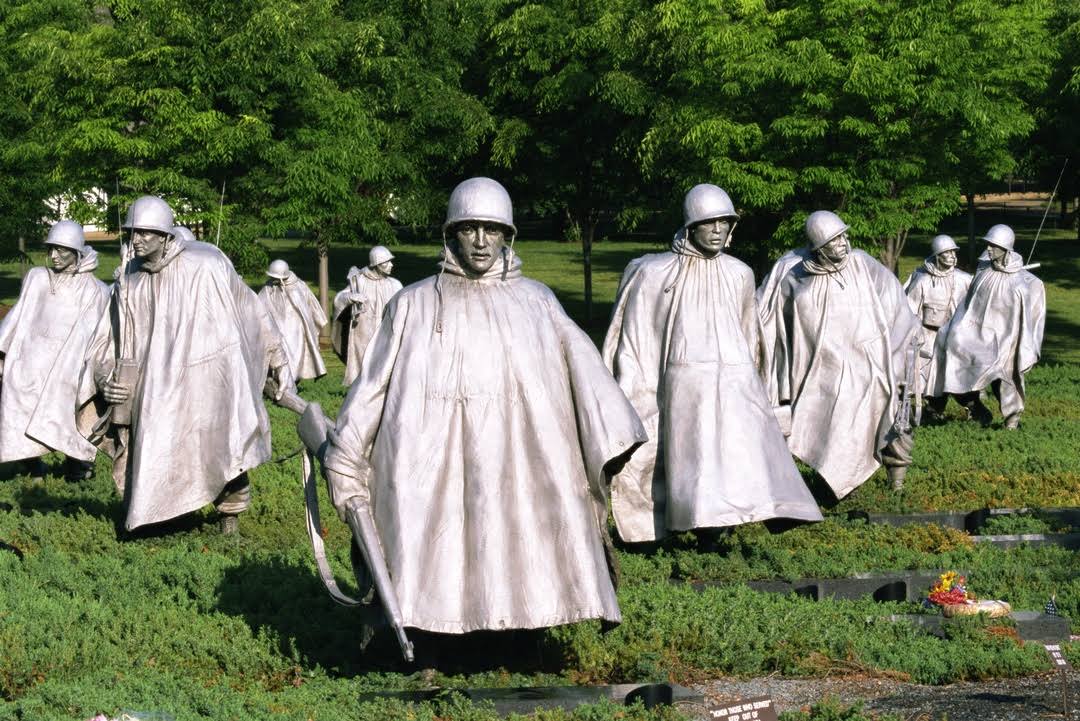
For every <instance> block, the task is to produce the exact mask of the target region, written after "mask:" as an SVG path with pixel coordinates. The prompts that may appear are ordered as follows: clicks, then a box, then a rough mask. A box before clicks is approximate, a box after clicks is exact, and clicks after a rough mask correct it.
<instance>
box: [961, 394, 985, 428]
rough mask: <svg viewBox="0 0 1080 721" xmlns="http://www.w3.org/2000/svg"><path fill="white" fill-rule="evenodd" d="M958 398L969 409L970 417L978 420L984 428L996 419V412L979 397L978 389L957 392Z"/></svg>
mask: <svg viewBox="0 0 1080 721" xmlns="http://www.w3.org/2000/svg"><path fill="white" fill-rule="evenodd" d="M956 400H957V402H958V403H959V404H960V405H962V406H963V407H964V408H966V409H967V412H968V418H970V419H971V420H973V421H976V422H978V423H979V424H981V425H982V426H983V428H986V427H987V426H989V425H990V423H991V422H992V421H993V420H994V414H993V413H991V412H990V409H989V408H987V407H986V406H985V405H984V404H983V402H982V399H980V398H979V392H978V391H972V392H971V393H957V394H956Z"/></svg>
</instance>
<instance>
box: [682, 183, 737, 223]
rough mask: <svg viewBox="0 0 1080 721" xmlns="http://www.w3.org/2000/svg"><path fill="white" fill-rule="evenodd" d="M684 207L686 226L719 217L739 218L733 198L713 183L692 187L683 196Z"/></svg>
mask: <svg viewBox="0 0 1080 721" xmlns="http://www.w3.org/2000/svg"><path fill="white" fill-rule="evenodd" d="M682 207H683V227H684V228H689V227H690V226H691V225H695V224H697V223H701V222H703V221H706V220H716V219H717V218H731V219H733V220H738V219H739V214H738V213H736V212H735V205H734V204H733V203H732V202H731V198H730V197H728V194H727V193H726V192H724V189H723V188H719V187H717V186H715V185H713V184H712V183H701V184H700V185H695V186H694V187H693V188H690V190H689V191H688V192H687V193H686V196H685V197H684V198H683V206H682Z"/></svg>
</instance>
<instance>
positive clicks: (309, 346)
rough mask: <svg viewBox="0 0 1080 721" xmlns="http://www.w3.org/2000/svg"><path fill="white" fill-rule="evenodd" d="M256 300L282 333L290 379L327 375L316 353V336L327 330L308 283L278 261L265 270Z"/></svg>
mask: <svg viewBox="0 0 1080 721" xmlns="http://www.w3.org/2000/svg"><path fill="white" fill-rule="evenodd" d="M259 298H261V299H262V302H263V303H264V304H265V305H266V308H267V310H268V311H270V316H271V317H272V318H273V319H274V323H275V324H276V325H277V327H278V330H280V331H281V337H282V339H283V340H284V341H285V352H286V354H288V356H289V369H290V370H291V372H292V376H293V379H294V380H297V381H300V380H306V379H309V378H319V377H320V376H324V375H326V365H325V364H324V363H323V359H322V353H320V352H319V335H320V334H321V333H322V329H323V328H325V327H326V314H325V313H324V312H323V309H322V306H321V305H320V304H319V300H318V298H316V297H315V294H314V293H312V292H311V289H310V288H308V286H307V283H305V282H304V281H302V280H300V278H298V277H297V275H296V273H294V272H292V271H291V270H289V264H288V263H286V262H285V261H284V260H281V259H278V260H275V261H273V262H271V263H270V267H269V268H267V269H266V283H265V284H264V285H263V287H262V289H261V290H259Z"/></svg>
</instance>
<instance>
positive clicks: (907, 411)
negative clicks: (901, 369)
mask: <svg viewBox="0 0 1080 721" xmlns="http://www.w3.org/2000/svg"><path fill="white" fill-rule="evenodd" d="M921 346H922V334H921V333H916V334H915V335H914V336H913V337H912V339H911V343H910V345H909V346H908V362H907V377H906V378H905V379H904V395H903V398H902V399H901V401H900V408H898V409H897V411H896V417H895V418H894V419H893V430H894V431H895V432H896V433H898V434H900V435H907V434H908V433H911V396H912V394H913V393H916V392H918V391H919V389H918V387H917V386H918V380H917V379H918V377H919V369H918V365H919V348H920V347H921ZM920 404H921V399H920ZM919 410H920V412H921V410H922V409H921V408H920V409H919Z"/></svg>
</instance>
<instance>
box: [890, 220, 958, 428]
mask: <svg viewBox="0 0 1080 721" xmlns="http://www.w3.org/2000/svg"><path fill="white" fill-rule="evenodd" d="M930 248H931V252H930V255H929V256H928V257H927V258H926V260H924V261H923V264H922V266H921V267H919V268H916V269H915V271H914V272H913V273H912V274H911V276H910V277H908V279H907V282H905V283H904V292H905V293H906V294H907V298H908V304H909V305H910V306H911V311H912V312H913V313H914V314H915V315H917V316H918V317H919V319H920V320H921V321H922V346H921V347H920V350H919V370H920V373H921V375H922V380H921V383H920V386H921V388H922V391H923V394H924V395H927V396H931V400H929V401H928V404H929V406H930V409H931V410H932V411H934V412H935V413H936V414H938V415H940V414H941V412H943V411H944V410H945V404H946V403H947V402H948V396H947V395H944V394H942V395H939V396H935V395H934V389H935V386H936V385H937V361H936V359H935V357H934V346H935V344H936V342H937V335H938V331H939V330H940V329H941V328H943V327H944V326H946V325H947V324H948V322H949V319H950V318H952V316H953V313H955V312H956V309H957V307H958V306H959V305H960V304H961V303H962V302H963V300H964V296H965V295H966V294H967V291H968V286H970V285H971V274H970V273H965V272H964V271H962V270H960V269H959V268H957V267H956V251H957V249H958V247H957V245H956V241H954V240H953V239H952V238H951V237H949V236H947V235H938V236H935V237H934V239H933V240H932V241H931V242H930ZM961 402H963V400H961Z"/></svg>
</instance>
